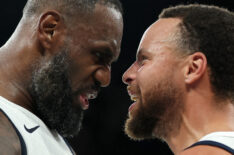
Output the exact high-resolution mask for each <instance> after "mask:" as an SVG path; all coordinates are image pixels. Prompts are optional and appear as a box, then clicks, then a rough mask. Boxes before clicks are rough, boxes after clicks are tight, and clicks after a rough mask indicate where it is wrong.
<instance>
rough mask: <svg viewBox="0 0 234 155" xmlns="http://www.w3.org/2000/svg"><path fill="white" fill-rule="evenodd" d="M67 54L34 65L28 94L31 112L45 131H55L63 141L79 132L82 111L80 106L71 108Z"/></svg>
mask: <svg viewBox="0 0 234 155" xmlns="http://www.w3.org/2000/svg"><path fill="white" fill-rule="evenodd" d="M67 53H68V52H67V51H62V52H59V54H57V55H56V56H54V57H53V58H52V59H51V60H49V61H41V62H40V63H39V64H38V65H37V67H36V68H35V71H34V73H33V75H32V83H31V86H30V88H29V92H30V93H31V97H32V100H33V103H34V104H33V108H34V112H35V113H36V115H37V116H38V117H39V118H41V119H42V120H43V122H44V123H45V124H46V125H47V126H48V127H49V129H51V130H56V131H57V132H58V133H60V134H61V135H62V136H63V137H72V136H74V135H77V134H78V132H79V130H80V128H81V122H82V120H83V110H82V108H81V106H79V105H80V104H78V105H74V104H73V103H74V100H75V96H74V94H73V92H72V87H71V82H70V81H69V70H68V68H69V58H68V56H67V55H68V54H67ZM76 95H77V94H76Z"/></svg>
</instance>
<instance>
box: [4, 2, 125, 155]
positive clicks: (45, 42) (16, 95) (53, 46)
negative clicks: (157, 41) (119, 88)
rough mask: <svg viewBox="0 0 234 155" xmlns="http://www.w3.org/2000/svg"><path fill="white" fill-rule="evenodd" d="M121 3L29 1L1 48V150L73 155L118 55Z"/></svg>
mask: <svg viewBox="0 0 234 155" xmlns="http://www.w3.org/2000/svg"><path fill="white" fill-rule="evenodd" d="M122 31H123V20H122V7H121V4H120V2H119V1H118V0H28V1H27V4H26V6H25V8H24V10H23V17H22V19H21V20H20V22H19V24H18V26H17V28H16V30H15V32H14V33H13V35H12V36H11V37H10V39H9V40H8V41H7V43H6V44H5V45H4V46H3V47H1V49H0V75H1V76H0V96H1V97H0V154H1V155H6V154H7V155H13V154H14V155H15V154H22V155H26V154H28V155H69V154H73V153H74V152H72V149H71V148H69V146H68V145H67V144H66V142H65V141H64V139H63V137H70V136H74V135H76V134H77V133H78V131H79V129H80V126H81V121H82V116H83V111H84V110H86V109H88V107H89V101H88V100H89V99H93V98H95V97H96V96H97V94H98V90H99V89H100V87H105V86H107V85H109V83H110V67H111V63H112V62H113V61H114V60H116V59H117V58H118V56H119V53H120V44H121V39H122Z"/></svg>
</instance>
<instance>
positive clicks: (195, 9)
mask: <svg viewBox="0 0 234 155" xmlns="http://www.w3.org/2000/svg"><path fill="white" fill-rule="evenodd" d="M159 18H180V19H181V20H182V21H181V23H180V24H179V31H180V36H181V37H180V38H181V39H180V41H179V42H180V43H181V45H180V46H181V47H183V49H185V50H187V51H188V52H189V54H192V53H194V52H198V51H200V52H203V53H204V54H205V56H206V57H207V62H208V66H209V70H210V81H211V84H212V87H213V91H214V93H215V94H216V95H217V96H218V97H222V98H231V99H233V98H234V14H233V13H232V12H230V11H228V10H227V9H224V8H220V7H217V6H209V5H201V4H190V5H179V6H175V7H170V8H167V9H165V10H163V11H162V13H161V14H160V15H159Z"/></svg>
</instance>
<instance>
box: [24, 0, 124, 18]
mask: <svg viewBox="0 0 234 155" xmlns="http://www.w3.org/2000/svg"><path fill="white" fill-rule="evenodd" d="M96 3H98V4H101V5H104V6H108V7H113V8H115V9H116V10H118V11H119V12H120V13H121V14H123V8H122V5H121V2H120V1H119V0H28V1H27V3H26V5H25V7H24V10H23V14H24V15H25V16H32V15H37V14H38V13H41V12H42V11H43V10H48V9H55V10H58V11H60V12H61V13H63V14H64V15H67V16H68V17H72V16H74V15H76V14H77V13H92V11H93V10H94V8H95V4H96Z"/></svg>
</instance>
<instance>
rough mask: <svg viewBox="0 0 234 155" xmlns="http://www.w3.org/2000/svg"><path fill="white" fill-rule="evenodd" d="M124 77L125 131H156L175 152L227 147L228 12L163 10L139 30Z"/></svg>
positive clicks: (232, 86) (232, 20)
mask: <svg viewBox="0 0 234 155" xmlns="http://www.w3.org/2000/svg"><path fill="white" fill-rule="evenodd" d="M123 81H124V83H126V84H127V85H128V87H127V90H128V93H129V95H130V97H131V99H132V100H133V101H134V103H133V104H132V105H131V106H130V107H129V118H128V119H127V121H126V124H125V132H126V134H127V135H128V136H129V137H130V138H132V139H134V140H142V139H147V138H160V139H162V140H164V141H165V142H167V144H168V145H169V147H170V148H171V150H172V151H173V152H174V154H176V155H177V154H179V155H231V154H234V14H233V13H232V12H230V11H228V10H226V9H223V8H219V7H215V6H207V5H199V4H194V5H187V6H186V5H185V6H184V5H180V6H176V7H171V8H168V9H165V10H164V11H163V12H162V13H161V14H160V16H159V20H157V21H156V22H155V23H153V24H152V25H151V26H150V27H149V28H148V29H147V30H146V32H145V33H144V35H143V37H142V39H141V42H140V45H139V48H138V51H137V56H136V61H135V62H134V63H133V64H132V66H131V67H130V68H129V69H128V70H127V71H126V72H125V73H124V75H123Z"/></svg>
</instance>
